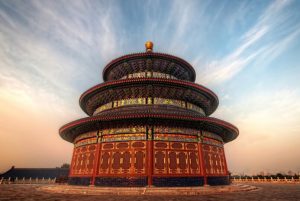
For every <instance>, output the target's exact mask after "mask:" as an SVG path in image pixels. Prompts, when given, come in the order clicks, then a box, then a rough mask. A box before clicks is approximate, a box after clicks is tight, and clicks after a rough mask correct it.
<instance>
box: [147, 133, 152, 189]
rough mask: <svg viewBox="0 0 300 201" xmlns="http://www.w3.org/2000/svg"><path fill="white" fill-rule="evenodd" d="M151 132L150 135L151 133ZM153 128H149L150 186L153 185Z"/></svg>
mask: <svg viewBox="0 0 300 201" xmlns="http://www.w3.org/2000/svg"><path fill="white" fill-rule="evenodd" d="M149 133H150V135H149ZM152 135H153V133H152V130H151V129H149V130H148V132H147V136H148V139H147V140H148V141H147V151H148V154H147V155H148V156H147V166H148V186H152V173H153V138H152Z"/></svg>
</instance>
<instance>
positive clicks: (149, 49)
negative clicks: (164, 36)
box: [145, 41, 153, 52]
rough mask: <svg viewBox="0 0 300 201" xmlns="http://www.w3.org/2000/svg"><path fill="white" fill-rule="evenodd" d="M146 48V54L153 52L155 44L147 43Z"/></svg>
mask: <svg viewBox="0 0 300 201" xmlns="http://www.w3.org/2000/svg"><path fill="white" fill-rule="evenodd" d="M145 47H146V52H152V50H153V43H152V42H151V41H147V42H146V43H145Z"/></svg>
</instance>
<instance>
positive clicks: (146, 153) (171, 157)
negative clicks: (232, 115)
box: [59, 42, 239, 186]
mask: <svg viewBox="0 0 300 201" xmlns="http://www.w3.org/2000/svg"><path fill="white" fill-rule="evenodd" d="M195 78H196V73H195V70H194V68H193V67H192V66H191V65H190V64H189V63H188V62H186V61H185V60H183V59H181V58H178V57H176V56H172V55H169V54H165V53H158V52H154V51H153V43H152V42H147V43H146V51H145V52H143V53H134V54H128V55H125V56H121V57H119V58H116V59H114V60H113V61H111V62H110V63H108V64H107V65H106V66H105V68H104V70H103V80H104V82H103V83H101V84H98V85H96V86H94V87H92V88H90V89H88V90H87V91H86V92H84V93H83V94H82V95H81V97H80V100H79V102H80V106H81V108H82V110H83V111H84V112H85V113H86V114H87V115H88V117H86V118H82V119H79V120H76V121H73V122H71V123H68V124H66V125H64V126H62V127H61V128H60V130H59V133H60V136H61V137H62V138H63V139H64V140H66V141H69V142H71V143H73V144H74V151H73V156H72V162H71V167H70V173H69V184H73V185H95V186H203V185H224V184H229V172H228V168H227V164H226V158H225V153H224V144H225V143H227V142H230V141H232V140H234V139H235V138H236V137H237V136H238V132H239V131H238V129H237V128H236V127H235V126H233V125H232V124H230V123H227V122H225V121H222V120H220V119H216V118H212V117H209V116H210V115H211V114H212V113H213V112H214V111H215V110H216V109H217V107H218V104H219V101H218V97H217V95H216V94H215V93H213V92H212V91H211V90H209V89H208V88H206V87H204V86H201V85H199V84H196V83H195Z"/></svg>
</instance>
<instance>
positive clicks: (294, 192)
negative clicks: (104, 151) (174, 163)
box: [0, 183, 300, 201]
mask: <svg viewBox="0 0 300 201" xmlns="http://www.w3.org/2000/svg"><path fill="white" fill-rule="evenodd" d="M250 185H253V186H256V187H258V188H259V190H255V191H248V192H245V191H243V192H232V193H218V194H209V195H196V196H180V195H179V196H178V195H176V196H172V195H168V196H150V195H140V196H123V195H122V196H118V195H82V194H77V195H72V194H61V193H60V194H58V193H49V192H45V191H42V190H40V188H41V186H40V185H0V201H12V200H16V201H18V200H25V201H35V200H42V201H59V200H62V201H67V200H70V201H96V200H97V201H150V200H155V201H160V200H163V201H167V200H171V201H196V200H197V201H198V200H208V201H212V200H222V201H229V200H241V201H243V200H251V201H256V200H257V201H269V200H272V201H279V200H282V201H283V200H284V201H286V200H288V201H299V200H300V184H271V183H263V184H250Z"/></svg>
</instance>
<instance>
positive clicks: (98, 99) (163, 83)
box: [79, 78, 219, 116]
mask: <svg viewBox="0 0 300 201" xmlns="http://www.w3.org/2000/svg"><path fill="white" fill-rule="evenodd" d="M148 97H156V98H169V99H174V100H182V101H187V102H189V103H192V104H194V105H197V106H199V107H200V108H202V109H203V110H204V112H205V114H206V115H210V114H212V113H213V112H214V111H215V110H216V108H217V107H218V104H219V100H218V97H217V96H216V94H215V93H213V92H212V91H211V90H209V89H207V88H206V87H203V86H201V85H198V84H195V83H192V82H187V81H182V80H170V79H161V78H136V79H125V80H117V81H110V82H104V83H102V84H99V85H96V86H94V87H92V88H90V89H89V90H87V91H86V92H84V93H83V94H82V95H81V97H80V100H79V102H80V106H81V108H82V109H83V111H84V112H86V113H87V114H88V115H90V116H91V115H92V114H93V113H94V112H95V110H96V109H97V108H99V107H100V106H101V105H104V104H107V103H109V102H112V101H117V100H122V99H130V98H148Z"/></svg>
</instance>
